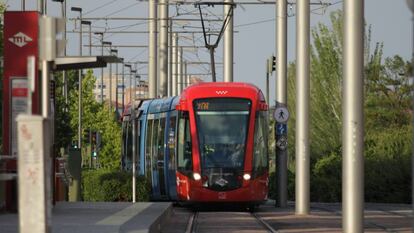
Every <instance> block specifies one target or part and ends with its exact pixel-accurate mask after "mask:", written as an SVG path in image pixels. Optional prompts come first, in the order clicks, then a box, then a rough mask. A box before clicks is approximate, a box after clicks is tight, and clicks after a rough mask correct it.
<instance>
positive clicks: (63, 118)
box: [56, 70, 121, 169]
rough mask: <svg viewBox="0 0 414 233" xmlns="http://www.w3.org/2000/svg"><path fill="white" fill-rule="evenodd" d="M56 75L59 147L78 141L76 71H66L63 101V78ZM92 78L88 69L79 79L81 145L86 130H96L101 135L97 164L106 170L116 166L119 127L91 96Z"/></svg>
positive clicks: (111, 114) (84, 139) (118, 158)
mask: <svg viewBox="0 0 414 233" xmlns="http://www.w3.org/2000/svg"><path fill="white" fill-rule="evenodd" d="M59 76H60V77H59V78H57V88H56V91H57V93H58V97H57V107H56V108H57V113H56V121H57V129H56V132H57V135H58V136H57V138H58V139H57V144H58V146H59V147H67V146H68V145H69V144H70V142H71V141H73V140H75V141H77V140H78V114H79V105H78V97H79V91H78V73H77V71H73V72H68V73H67V76H68V86H69V89H70V91H69V97H68V104H67V105H66V104H65V99H64V97H63V96H62V95H61V94H60V93H62V87H63V81H62V80H63V79H62V78H61V75H59ZM95 82H96V78H95V77H94V76H93V73H92V71H91V70H89V71H87V72H86V73H85V74H84V75H83V78H82V129H83V130H82V144H83V145H88V143H89V140H88V137H87V136H86V135H87V134H88V132H89V131H97V132H99V133H100V134H101V149H100V151H99V162H100V165H101V167H103V168H107V169H119V168H120V161H121V128H120V125H119V123H118V122H117V121H116V119H115V116H114V114H113V113H109V109H108V108H107V107H106V106H104V105H102V104H100V103H98V102H97V101H96V100H95V97H94V95H93V88H94V86H95Z"/></svg>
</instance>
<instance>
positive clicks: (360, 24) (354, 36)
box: [342, 0, 364, 233]
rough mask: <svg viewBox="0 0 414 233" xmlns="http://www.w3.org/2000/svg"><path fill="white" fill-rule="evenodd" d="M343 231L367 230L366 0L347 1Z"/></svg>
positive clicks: (345, 15) (343, 112)
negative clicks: (365, 209)
mask: <svg viewBox="0 0 414 233" xmlns="http://www.w3.org/2000/svg"><path fill="white" fill-rule="evenodd" d="M343 4H344V5H343V8H344V33H343V35H344V46H343V47H344V50H343V51H344V59H343V63H344V64H343V78H344V80H343V88H344V90H343V99H342V108H343V110H342V158H343V159H342V231H343V232H344V233H351V232H352V233H355V232H363V231H364V108H363V107H364V97H363V96H364V46H363V45H364V1H363V0H345V1H344V3H343Z"/></svg>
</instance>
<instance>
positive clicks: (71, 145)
mask: <svg viewBox="0 0 414 233" xmlns="http://www.w3.org/2000/svg"><path fill="white" fill-rule="evenodd" d="M70 147H72V148H75V149H76V148H78V141H77V140H72V142H71V144H70Z"/></svg>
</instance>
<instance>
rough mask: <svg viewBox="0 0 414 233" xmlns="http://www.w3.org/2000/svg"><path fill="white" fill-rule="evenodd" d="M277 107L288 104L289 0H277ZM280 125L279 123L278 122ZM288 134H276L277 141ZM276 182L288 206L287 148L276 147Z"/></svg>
mask: <svg viewBox="0 0 414 233" xmlns="http://www.w3.org/2000/svg"><path fill="white" fill-rule="evenodd" d="M276 21H277V23H276V54H277V56H276V57H277V59H276V62H277V63H276V68H277V77H276V107H283V106H284V107H286V106H287V94H286V92H287V91H286V90H287V0H278V1H277V2H276ZM277 125H278V124H277ZM282 137H285V138H287V135H286V134H285V135H276V141H279V140H280V139H281V138H282ZM275 151H276V177H277V179H276V182H277V185H276V187H277V190H278V193H277V194H278V195H277V200H276V205H277V206H279V207H286V206H287V156H288V152H287V149H285V150H281V149H280V148H279V147H276V150H275Z"/></svg>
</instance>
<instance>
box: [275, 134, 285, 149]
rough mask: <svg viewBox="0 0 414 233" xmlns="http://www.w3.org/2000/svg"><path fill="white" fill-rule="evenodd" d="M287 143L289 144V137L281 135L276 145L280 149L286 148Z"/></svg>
mask: <svg viewBox="0 0 414 233" xmlns="http://www.w3.org/2000/svg"><path fill="white" fill-rule="evenodd" d="M287 144H288V141H287V138H286V137H285V136H281V137H280V138H279V139H278V140H277V142H276V146H277V148H279V149H280V150H286V148H287Z"/></svg>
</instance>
